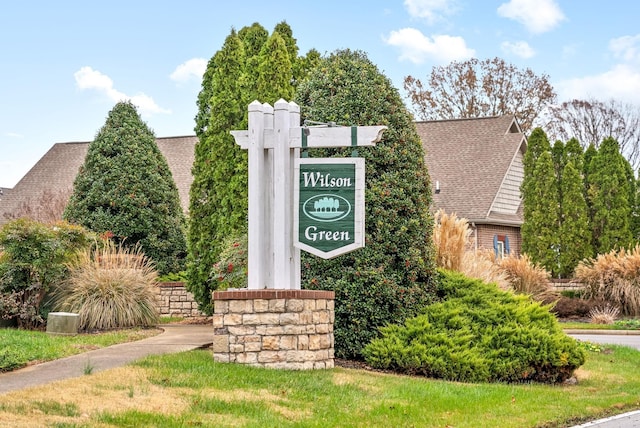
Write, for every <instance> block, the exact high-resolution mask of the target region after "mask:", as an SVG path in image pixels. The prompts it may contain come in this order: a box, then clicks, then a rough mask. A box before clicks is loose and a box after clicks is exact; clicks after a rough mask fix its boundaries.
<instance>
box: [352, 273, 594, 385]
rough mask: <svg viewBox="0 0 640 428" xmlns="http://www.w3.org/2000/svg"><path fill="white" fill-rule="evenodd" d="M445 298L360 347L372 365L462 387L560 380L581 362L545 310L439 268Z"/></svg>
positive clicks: (524, 298)
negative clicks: (483, 383) (472, 384)
mask: <svg viewBox="0 0 640 428" xmlns="http://www.w3.org/2000/svg"><path fill="white" fill-rule="evenodd" d="M438 294H439V296H440V297H441V298H442V299H443V300H442V301H441V302H439V303H434V304H432V305H429V306H427V307H426V309H425V311H424V313H423V314H421V315H418V316H416V317H413V318H409V319H407V320H406V321H405V322H404V324H403V325H388V326H386V327H383V328H381V333H382V335H381V337H380V338H377V339H374V340H373V341H371V342H370V343H369V344H368V345H367V346H366V347H365V349H364V351H363V354H364V356H365V359H366V361H367V362H368V364H370V365H371V366H372V367H375V368H381V369H391V370H395V371H398V372H402V373H408V374H413V375H424V376H428V377H433V378H442V379H447V380H455V381H465V382H523V381H535V382H545V383H557V382H562V381H564V380H566V379H568V378H569V377H571V376H572V374H573V371H574V370H575V369H576V368H578V367H580V366H581V365H582V364H583V363H584V361H585V353H584V351H583V350H582V349H581V348H580V347H579V346H578V343H577V342H576V341H575V340H574V339H572V338H571V337H569V336H567V335H566V334H565V333H563V332H562V330H561V328H560V326H559V324H558V323H557V321H556V319H555V317H554V316H553V315H552V314H551V313H550V312H549V307H548V306H544V305H542V304H540V303H538V302H534V301H533V300H531V299H530V298H529V297H527V296H523V295H514V294H513V293H510V292H504V291H501V290H499V289H498V288H497V286H495V284H487V283H484V282H482V281H480V280H476V279H470V278H467V277H465V276H464V275H462V274H460V273H457V272H456V273H454V272H450V271H439V281H438Z"/></svg>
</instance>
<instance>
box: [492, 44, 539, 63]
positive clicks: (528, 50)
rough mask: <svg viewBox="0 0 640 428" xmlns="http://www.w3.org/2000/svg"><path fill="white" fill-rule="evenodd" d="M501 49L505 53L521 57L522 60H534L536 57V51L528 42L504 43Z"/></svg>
mask: <svg viewBox="0 0 640 428" xmlns="http://www.w3.org/2000/svg"><path fill="white" fill-rule="evenodd" d="M500 47H501V48H502V51H503V52H505V53H509V54H513V55H516V56H519V57H520V58H525V59H528V58H532V57H533V56H535V54H536V51H534V50H533V48H532V47H531V46H529V44H528V43H527V42H523V41H520V42H513V43H512V42H503V43H502V44H501V45H500Z"/></svg>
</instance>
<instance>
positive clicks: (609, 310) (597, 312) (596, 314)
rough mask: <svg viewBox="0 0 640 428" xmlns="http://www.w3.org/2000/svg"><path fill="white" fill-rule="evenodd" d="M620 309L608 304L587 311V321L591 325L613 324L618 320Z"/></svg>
mask: <svg viewBox="0 0 640 428" xmlns="http://www.w3.org/2000/svg"><path fill="white" fill-rule="evenodd" d="M619 313H620V309H618V308H617V307H615V306H611V305H609V304H606V305H604V306H603V307H596V308H593V309H591V310H590V311H589V320H590V321H591V323H592V324H613V323H614V322H616V319H617V318H618V314H619Z"/></svg>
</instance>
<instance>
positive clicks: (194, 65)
mask: <svg viewBox="0 0 640 428" xmlns="http://www.w3.org/2000/svg"><path fill="white" fill-rule="evenodd" d="M206 69H207V60H206V59H204V58H192V59H190V60H188V61H187V62H183V63H182V64H180V65H179V66H177V67H176V69H175V70H174V71H173V73H171V75H170V76H169V77H170V78H171V80H173V81H176V82H178V83H186V82H188V81H189V80H192V79H195V80H197V81H198V82H199V81H201V80H202V75H203V74H204V72H205V70H206Z"/></svg>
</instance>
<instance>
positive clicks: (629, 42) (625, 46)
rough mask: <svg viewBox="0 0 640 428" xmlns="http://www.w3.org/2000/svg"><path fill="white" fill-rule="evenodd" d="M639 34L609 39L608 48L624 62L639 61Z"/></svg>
mask: <svg viewBox="0 0 640 428" xmlns="http://www.w3.org/2000/svg"><path fill="white" fill-rule="evenodd" d="M639 47H640V34H637V35H635V36H623V37H618V38H617V39H611V40H610V41H609V50H611V51H612V52H613V55H614V57H615V58H618V59H621V60H623V61H625V62H639V61H640V51H639V49H638V48H639Z"/></svg>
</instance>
